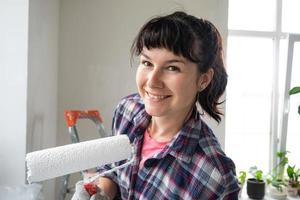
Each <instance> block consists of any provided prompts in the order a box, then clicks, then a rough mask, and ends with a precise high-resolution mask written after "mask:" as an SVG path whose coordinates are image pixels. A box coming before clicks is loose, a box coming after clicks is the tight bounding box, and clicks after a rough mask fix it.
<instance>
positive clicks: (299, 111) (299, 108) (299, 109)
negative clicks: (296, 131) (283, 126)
mask: <svg viewBox="0 0 300 200" xmlns="http://www.w3.org/2000/svg"><path fill="white" fill-rule="evenodd" d="M298 114H299V115H300V105H299V106H298Z"/></svg>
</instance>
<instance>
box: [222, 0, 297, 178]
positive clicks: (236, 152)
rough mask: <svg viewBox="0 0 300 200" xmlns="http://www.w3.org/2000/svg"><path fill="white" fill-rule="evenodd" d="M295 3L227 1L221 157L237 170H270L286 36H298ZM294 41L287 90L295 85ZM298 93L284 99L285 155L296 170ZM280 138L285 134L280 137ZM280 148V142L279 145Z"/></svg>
mask: <svg viewBox="0 0 300 200" xmlns="http://www.w3.org/2000/svg"><path fill="white" fill-rule="evenodd" d="M299 8H300V0H263V1H261V0H229V10H228V28H229V31H228V40H227V72H228V87H227V90H226V115H225V152H226V154H228V155H229V156H230V157H231V158H232V159H233V160H234V162H235V164H236V167H237V171H240V170H245V171H247V170H248V169H249V168H250V167H251V166H254V165H256V166H257V167H259V168H260V169H262V170H263V171H264V172H266V173H267V172H270V170H271V169H272V168H273V167H274V166H275V165H276V152H277V151H279V149H280V147H282V145H281V143H282V142H283V141H285V140H284V138H283V139H282V140H281V137H280V136H281V131H280V129H281V122H282V113H283V112H282V111H283V103H284V102H283V101H284V98H283V97H284V89H285V84H286V80H285V77H286V76H285V74H286V67H287V39H288V38H287V37H286V36H287V34H288V33H300V26H299V23H298V21H299V19H300V12H299ZM298 55H300V42H297V43H295V47H294V60H293V67H292V79H291V87H294V86H300V78H299V77H300V76H299V74H300V57H299V56H298ZM299 104H300V94H297V95H293V96H291V97H290V113H289V118H288V130H287V133H283V135H284V137H285V136H286V139H287V140H286V150H288V151H290V152H291V153H290V154H288V156H289V161H290V162H289V163H290V164H291V165H296V166H297V168H299V167H300V154H299V152H300V145H299V141H300V132H299V124H300V116H299V114H298V113H297V111H298V110H297V109H298V105H299ZM285 134H286V135H285ZM282 144H283V143H282Z"/></svg>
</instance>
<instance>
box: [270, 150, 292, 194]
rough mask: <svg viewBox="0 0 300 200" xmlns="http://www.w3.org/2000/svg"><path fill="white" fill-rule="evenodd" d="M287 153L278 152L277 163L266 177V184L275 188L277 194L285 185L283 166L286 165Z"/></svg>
mask: <svg viewBox="0 0 300 200" xmlns="http://www.w3.org/2000/svg"><path fill="white" fill-rule="evenodd" d="M288 153H289V151H280V152H277V154H276V155H277V158H278V160H279V163H278V164H277V165H276V166H275V167H274V168H273V169H272V172H271V174H269V175H268V177H267V179H266V182H267V184H268V185H269V184H271V185H272V186H273V187H275V188H276V189H277V190H278V191H279V192H282V191H283V187H285V186H286V183H285V182H284V172H285V166H286V165H287V164H288V161H289V159H288V157H287V154H288Z"/></svg>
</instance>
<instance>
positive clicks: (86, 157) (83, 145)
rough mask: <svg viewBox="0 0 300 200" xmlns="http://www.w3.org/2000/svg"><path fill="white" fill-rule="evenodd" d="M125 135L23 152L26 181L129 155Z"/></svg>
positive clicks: (53, 175) (80, 168) (101, 163)
mask: <svg viewBox="0 0 300 200" xmlns="http://www.w3.org/2000/svg"><path fill="white" fill-rule="evenodd" d="M131 151H132V149H131V145H130V141H129V138H128V137H127V136H126V135H119V136H112V137H106V138H101V139H96V140H90V141H86V142H80V143H76V144H69V145H64V146H60V147H55V148H49V149H44V150H41V151H35V152H31V153H28V154H27V155H26V164H27V170H28V171H27V179H28V182H29V183H32V182H39V181H43V180H47V179H51V178H55V177H58V176H63V175H66V174H70V173H74V172H78V171H82V170H86V169H90V168H94V167H96V166H101V165H104V164H110V163H113V162H117V161H120V160H125V159H128V158H130V157H131Z"/></svg>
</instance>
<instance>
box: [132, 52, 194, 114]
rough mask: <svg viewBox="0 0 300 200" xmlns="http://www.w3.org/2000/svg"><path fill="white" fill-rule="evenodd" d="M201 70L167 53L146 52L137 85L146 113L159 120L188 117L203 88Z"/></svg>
mask: <svg viewBox="0 0 300 200" xmlns="http://www.w3.org/2000/svg"><path fill="white" fill-rule="evenodd" d="M199 79H200V78H199V74H198V72H197V66H196V64H195V63H192V62H190V61H188V60H187V59H185V58H184V57H181V56H177V55H174V54H173V53H172V52H171V51H169V50H167V49H161V48H154V49H150V50H149V49H147V48H144V49H143V51H142V53H141V56H140V64H139V68H138V70H137V74H136V83H137V87H138V91H139V94H140V96H141V97H142V99H143V101H144V103H145V108H146V111H147V113H148V114H149V115H151V116H155V117H185V116H186V115H187V113H188V112H189V111H190V109H191V106H193V105H194V103H195V98H196V93H197V90H198V88H199Z"/></svg>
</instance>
